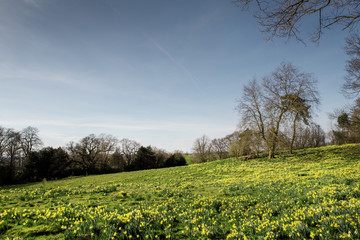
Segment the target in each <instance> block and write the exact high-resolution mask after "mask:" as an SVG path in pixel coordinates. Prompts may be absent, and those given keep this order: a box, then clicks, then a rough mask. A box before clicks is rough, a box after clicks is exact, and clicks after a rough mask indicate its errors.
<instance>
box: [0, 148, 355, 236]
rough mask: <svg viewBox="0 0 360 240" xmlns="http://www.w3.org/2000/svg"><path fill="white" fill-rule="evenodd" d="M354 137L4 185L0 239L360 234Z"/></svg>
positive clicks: (0, 198) (2, 189)
mask: <svg viewBox="0 0 360 240" xmlns="http://www.w3.org/2000/svg"><path fill="white" fill-rule="evenodd" d="M359 169H360V145H344V146H328V147H322V148H317V149H307V150H300V151H296V152H295V153H294V154H293V155H282V156H279V157H277V158H276V159H275V160H267V159H265V158H263V159H253V160H249V161H242V160H241V159H226V160H222V161H215V162H211V163H204V164H195V165H189V166H185V167H174V168H167V169H156V170H146V171H138V172H128V173H119V174H109V175H98V176H88V177H77V178H68V179H64V180H58V181H49V182H46V181H43V182H41V183H36V184H28V185H20V186H11V187H4V188H1V189H0V239H6V238H7V237H9V238H14V237H17V238H18V239H22V238H23V239H63V238H65V239H304V238H305V239H359V238H360V233H359V231H360V230H359V227H360V173H359Z"/></svg>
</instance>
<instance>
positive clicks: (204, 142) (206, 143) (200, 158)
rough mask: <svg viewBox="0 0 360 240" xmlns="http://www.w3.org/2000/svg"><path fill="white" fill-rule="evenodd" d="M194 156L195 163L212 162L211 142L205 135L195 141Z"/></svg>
mask: <svg viewBox="0 0 360 240" xmlns="http://www.w3.org/2000/svg"><path fill="white" fill-rule="evenodd" d="M193 156H194V161H195V162H207V161H209V160H211V140H210V138H209V137H208V136H206V135H203V136H201V137H200V138H197V139H196V140H195V142H194V145H193Z"/></svg>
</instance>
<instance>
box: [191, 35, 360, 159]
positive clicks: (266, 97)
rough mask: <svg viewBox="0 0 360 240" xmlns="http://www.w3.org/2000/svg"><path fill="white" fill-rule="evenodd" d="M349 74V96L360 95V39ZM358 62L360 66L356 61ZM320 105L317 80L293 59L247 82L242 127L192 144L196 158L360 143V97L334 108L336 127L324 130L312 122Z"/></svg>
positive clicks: (240, 107)
mask: <svg viewBox="0 0 360 240" xmlns="http://www.w3.org/2000/svg"><path fill="white" fill-rule="evenodd" d="M347 52H348V54H352V55H353V58H352V59H351V60H350V61H349V62H348V68H347V69H348V74H349V75H348V77H347V78H346V83H345V84H344V87H343V92H344V94H345V95H346V96H353V95H355V96H357V95H358V94H359V93H360V84H358V83H359V82H360V80H359V76H360V37H356V38H354V37H353V38H352V39H351V40H348V42H347ZM355 63H356V64H355ZM319 103H320V100H319V94H318V91H317V80H316V79H315V78H314V76H313V75H312V74H309V73H306V72H304V71H301V70H300V69H299V68H298V67H296V66H294V65H293V64H291V63H286V62H283V63H281V64H280V66H279V67H278V68H277V69H276V70H275V71H274V72H272V73H271V74H269V75H267V76H264V77H263V78H261V79H260V80H258V79H256V78H254V79H252V80H250V81H249V82H248V83H247V84H245V85H244V88H243V91H242V95H241V97H240V98H239V100H238V102H237V105H236V109H237V111H238V112H239V114H240V116H241V121H240V125H239V130H238V131H236V132H234V133H232V134H230V135H228V136H226V137H224V138H219V139H213V140H211V139H210V138H208V137H207V136H205V135H204V136H202V137H200V138H198V139H196V140H195V142H194V145H193V153H194V157H193V159H194V161H195V162H206V161H211V160H215V159H222V158H225V157H240V156H246V158H254V157H258V156H260V155H263V154H264V153H265V152H266V153H267V155H268V158H269V159H272V158H274V157H275V153H281V152H284V151H288V152H289V153H290V154H291V153H293V150H294V149H303V148H309V147H319V146H324V145H326V144H347V143H359V142H360V98H357V99H356V100H355V103H354V104H353V105H351V106H348V107H344V108H342V109H337V110H334V113H332V114H330V115H329V117H330V119H333V120H335V124H334V125H333V126H332V129H331V130H330V131H329V132H328V133H325V131H324V130H323V129H322V128H321V127H320V125H318V124H317V123H315V122H314V121H313V115H314V113H315V111H316V109H317V108H318V105H319Z"/></svg>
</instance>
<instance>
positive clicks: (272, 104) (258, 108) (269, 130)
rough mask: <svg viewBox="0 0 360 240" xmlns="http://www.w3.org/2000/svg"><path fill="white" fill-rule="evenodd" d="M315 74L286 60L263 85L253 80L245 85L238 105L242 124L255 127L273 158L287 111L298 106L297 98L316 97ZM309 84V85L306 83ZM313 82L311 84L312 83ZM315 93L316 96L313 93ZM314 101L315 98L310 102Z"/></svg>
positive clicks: (270, 156) (253, 128)
mask: <svg viewBox="0 0 360 240" xmlns="http://www.w3.org/2000/svg"><path fill="white" fill-rule="evenodd" d="M310 76H311V75H308V74H306V73H302V72H299V71H298V70H297V68H296V67H294V66H293V65H292V64H290V63H282V64H281V66H280V67H279V68H277V69H276V70H275V71H274V72H273V73H272V74H271V75H270V76H265V77H264V78H263V80H262V83H261V85H260V84H259V83H258V82H257V81H256V79H253V80H252V81H250V82H249V84H248V85H246V86H245V87H244V90H243V95H242V98H241V99H240V101H239V104H238V106H237V109H238V111H239V112H240V114H241V115H242V125H243V126H245V127H247V128H249V129H252V130H254V131H255V132H256V133H257V134H259V135H260V136H261V137H262V139H263V141H264V142H265V144H266V146H267V148H268V151H269V158H270V159H271V158H273V157H274V156H275V150H276V147H277V144H278V137H279V132H280V128H281V124H282V121H283V120H284V118H285V117H286V116H285V114H287V113H289V112H290V111H291V110H293V111H294V110H295V109H298V111H300V109H299V107H297V105H298V101H297V100H296V99H297V98H301V99H310V98H309V96H312V97H314V99H315V100H316V99H317V98H316V96H317V92H316V90H315V89H313V91H314V92H312V93H310V92H309V91H310V90H311V89H309V87H311V86H313V85H311V84H312V83H313V81H314V80H310V79H312V78H310ZM307 81H308V84H307V85H306V84H305V83H307ZM310 83H311V84H310ZM313 95H314V96H313ZM312 101H313V99H312V98H311V99H310V100H309V101H308V103H309V104H310V103H311V102H312Z"/></svg>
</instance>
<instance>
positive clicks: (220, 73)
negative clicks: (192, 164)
mask: <svg viewBox="0 0 360 240" xmlns="http://www.w3.org/2000/svg"><path fill="white" fill-rule="evenodd" d="M303 27H304V32H310V31H311V30H312V29H311V24H306V22H305V23H304V26H303ZM347 34H348V33H347V32H342V31H341V30H339V29H332V30H331V31H328V32H325V35H324V36H323V38H322V39H321V41H320V43H319V44H313V43H311V42H308V44H307V46H305V45H304V44H302V43H300V42H297V41H295V40H291V41H289V42H287V43H285V40H284V39H274V40H272V41H269V42H266V41H265V40H264V39H265V38H266V37H267V36H266V35H263V34H261V33H260V31H259V26H258V24H257V23H256V20H255V19H254V18H253V17H252V16H251V15H250V14H249V13H247V12H242V11H241V10H240V9H239V8H237V7H236V6H235V5H234V4H233V3H232V2H231V1H230V0H229V1H226V0H222V1H221V0H204V1H190V0H181V1H180V0H172V1H165V0H153V1H142V0H140V1H132V0H124V1H120V0H116V1H115V0H104V1H95V0H75V1H74V0H51V1H50V0H16V1H14V0H1V1H0V52H1V54H0V83H1V95H0V102H1V111H0V125H1V126H3V127H8V128H15V129H18V130H21V129H22V128H25V127H27V126H29V125H30V126H33V127H37V128H38V129H39V130H40V137H41V138H42V139H43V141H44V143H45V145H46V146H54V147H57V146H65V145H66V144H67V143H68V142H69V141H78V140H79V139H81V138H82V137H85V136H87V135H89V134H91V133H94V134H100V133H106V134H111V135H113V136H116V137H117V138H119V139H122V138H129V139H133V140H136V141H138V142H140V143H141V144H143V145H153V146H156V147H158V148H162V149H166V150H168V151H173V150H183V151H191V148H192V145H193V142H194V140H195V139H196V138H198V137H200V136H201V135H203V134H206V135H207V136H209V137H210V138H218V137H224V136H225V135H227V134H230V133H231V132H233V131H234V130H236V127H237V124H238V122H239V119H240V116H239V115H238V113H237V112H236V111H235V105H236V100H237V99H238V98H239V97H240V96H241V91H242V87H243V85H244V84H246V83H247V82H248V81H249V80H250V79H252V78H253V77H254V76H256V77H258V78H261V77H263V76H264V75H268V74H270V73H271V72H272V71H273V70H275V69H276V67H278V66H279V65H280V63H281V62H282V61H287V62H291V63H293V64H294V65H296V66H298V67H299V68H300V69H301V70H303V71H305V72H309V73H313V74H314V76H315V77H316V78H317V79H318V81H319V85H318V87H319V92H320V95H321V106H320V110H319V111H317V116H316V117H315V120H316V121H317V122H318V123H319V124H320V125H321V126H322V127H323V128H324V129H325V130H329V129H330V123H329V120H328V116H327V113H329V112H331V111H333V110H334V109H335V108H339V107H342V106H344V105H345V104H347V103H350V102H351V101H350V100H347V99H345V98H344V97H343V96H342V95H341V94H340V88H341V86H342V84H343V82H344V80H343V77H344V75H345V71H344V66H345V61H346V59H347V56H346V55H345V53H344V50H343V47H344V43H345V40H344V39H345V37H346V36H347ZM307 37H308V36H307V35H304V38H305V39H306V38H307Z"/></svg>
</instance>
